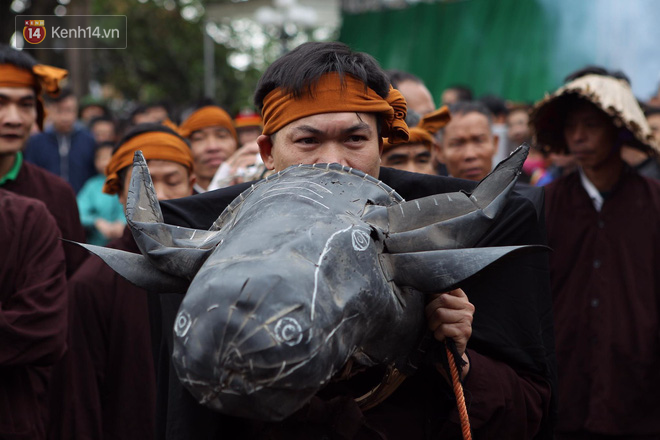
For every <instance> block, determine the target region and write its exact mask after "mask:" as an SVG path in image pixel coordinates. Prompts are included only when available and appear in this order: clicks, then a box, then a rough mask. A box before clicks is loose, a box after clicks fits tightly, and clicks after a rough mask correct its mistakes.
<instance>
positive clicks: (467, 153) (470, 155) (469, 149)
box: [463, 142, 477, 160]
mask: <svg viewBox="0 0 660 440" xmlns="http://www.w3.org/2000/svg"><path fill="white" fill-rule="evenodd" d="M476 157H477V147H476V146H475V145H474V144H473V143H472V142H470V143H468V144H466V145H465V147H464V149H463V158H464V159H465V160H473V159H476Z"/></svg>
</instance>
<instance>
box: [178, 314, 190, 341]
mask: <svg viewBox="0 0 660 440" xmlns="http://www.w3.org/2000/svg"><path fill="white" fill-rule="evenodd" d="M190 324H191V322H190V315H189V314H188V312H183V311H182V312H180V313H179V314H178V316H177V317H176V321H175V323H174V333H176V335H177V336H178V337H180V338H182V337H184V336H185V335H186V333H188V329H190Z"/></svg>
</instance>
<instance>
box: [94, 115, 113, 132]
mask: <svg viewBox="0 0 660 440" xmlns="http://www.w3.org/2000/svg"><path fill="white" fill-rule="evenodd" d="M98 122H110V123H111V124H112V125H113V126H114V127H115V129H117V122H115V120H114V119H113V118H112V116H110V115H102V116H95V117H93V118H92V119H90V120H89V123H88V124H87V127H89V129H90V130H91V129H92V127H93V126H94V125H96V123H98Z"/></svg>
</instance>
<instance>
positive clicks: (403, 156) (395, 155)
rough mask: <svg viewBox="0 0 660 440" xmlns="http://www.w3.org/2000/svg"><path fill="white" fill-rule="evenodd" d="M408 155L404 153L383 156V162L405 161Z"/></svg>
mask: <svg viewBox="0 0 660 440" xmlns="http://www.w3.org/2000/svg"><path fill="white" fill-rule="evenodd" d="M407 158H408V155H407V154H404V153H394V154H392V155H391V156H385V157H384V159H385V160H393V159H407Z"/></svg>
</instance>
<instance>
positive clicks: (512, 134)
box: [506, 110, 531, 147]
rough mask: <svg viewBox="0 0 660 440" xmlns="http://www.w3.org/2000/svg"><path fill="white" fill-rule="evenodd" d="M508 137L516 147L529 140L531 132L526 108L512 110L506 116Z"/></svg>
mask: <svg viewBox="0 0 660 440" xmlns="http://www.w3.org/2000/svg"><path fill="white" fill-rule="evenodd" d="M506 125H507V128H508V135H509V139H511V141H512V142H513V144H514V145H515V146H516V147H517V146H518V145H520V144H522V143H523V142H527V141H529V139H530V137H531V132H530V129H529V114H528V113H527V111H526V110H514V111H512V112H511V113H509V115H508V116H507V118H506Z"/></svg>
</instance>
